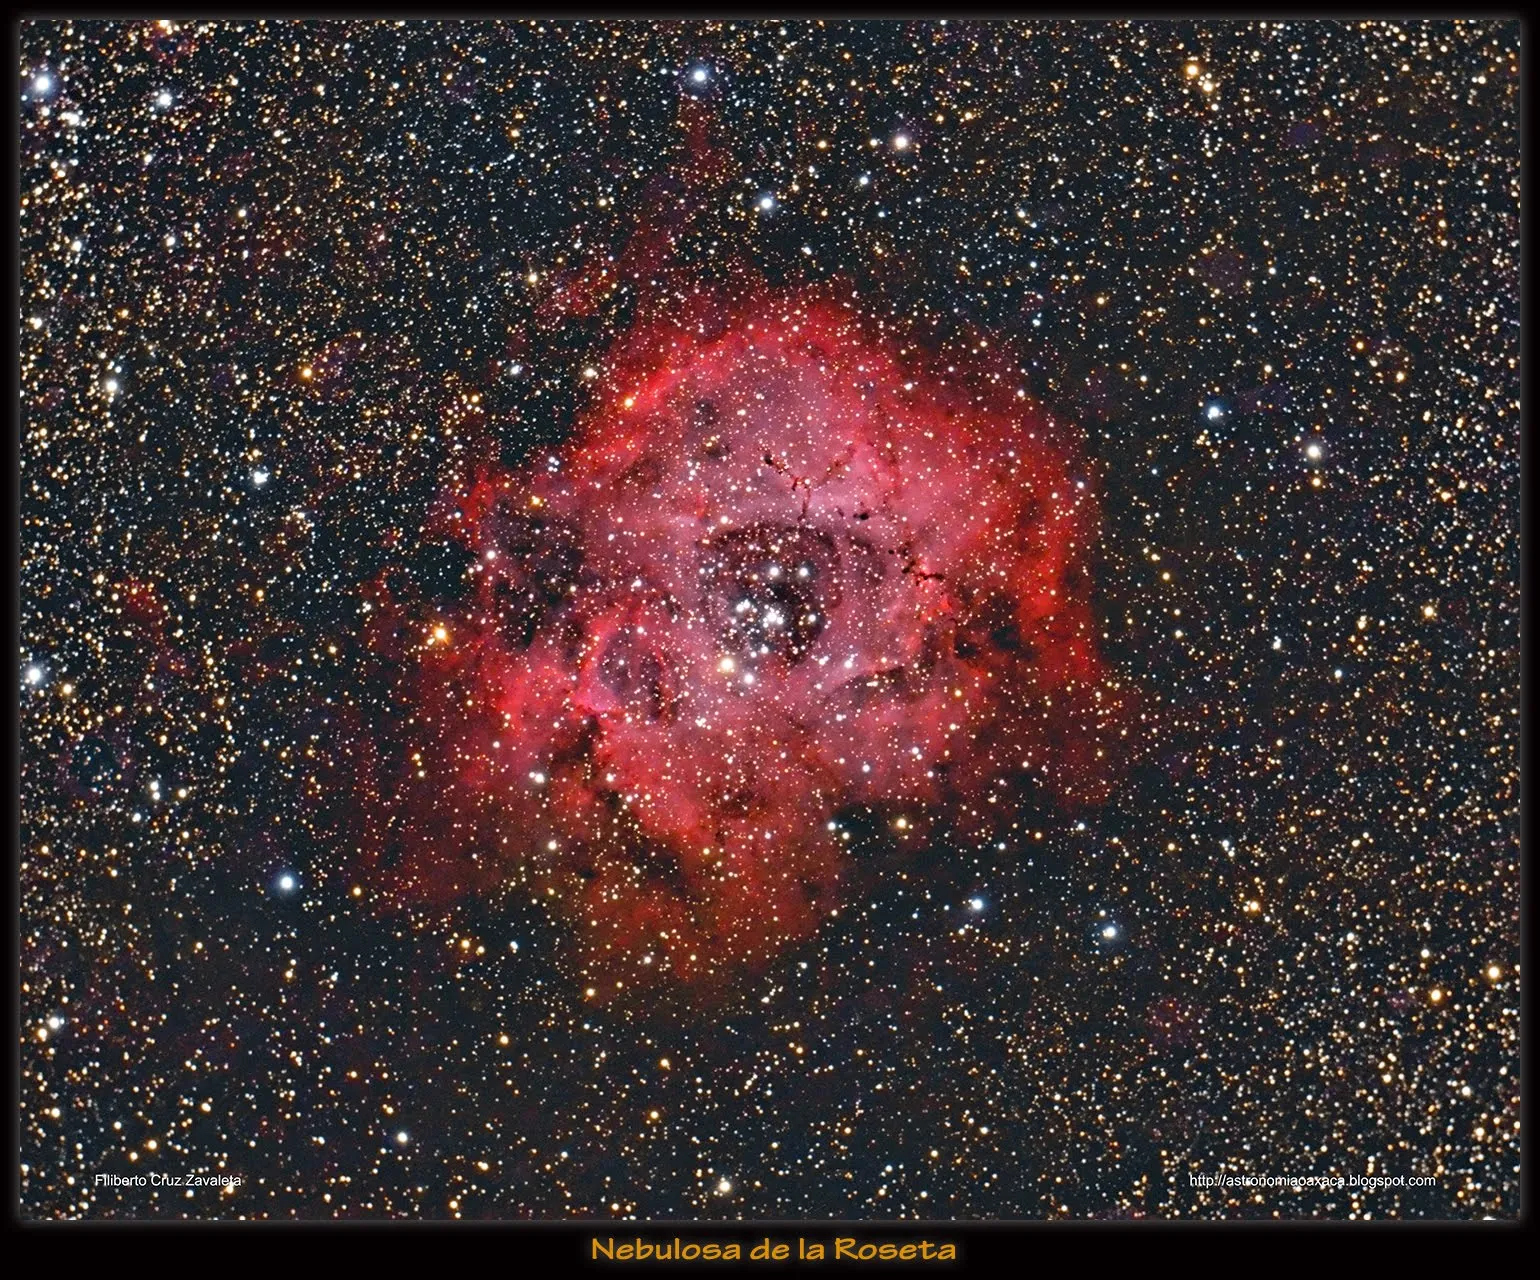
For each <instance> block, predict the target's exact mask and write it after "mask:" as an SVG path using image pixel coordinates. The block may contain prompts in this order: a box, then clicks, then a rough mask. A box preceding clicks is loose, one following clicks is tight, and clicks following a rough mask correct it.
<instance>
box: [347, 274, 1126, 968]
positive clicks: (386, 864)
mask: <svg viewBox="0 0 1540 1280" xmlns="http://www.w3.org/2000/svg"><path fill="white" fill-rule="evenodd" d="M603 379H604V381H603V383H602V384H601V385H602V386H603V388H604V391H603V392H602V394H601V395H600V396H599V397H597V398H596V400H595V402H594V403H593V405H592V406H591V407H590V408H589V409H588V410H587V411H586V412H585V413H583V414H582V415H581V416H580V418H579V421H578V422H577V423H576V424H575V427H574V429H573V431H572V433H571V434H570V436H569V437H568V438H567V440H566V441H565V443H563V444H562V445H561V446H560V447H558V448H556V449H554V450H548V451H540V452H537V453H535V454H534V455H533V456H531V457H529V458H528V459H527V460H526V461H525V462H524V463H522V465H520V466H518V467H516V468H509V467H506V466H503V465H501V464H500V463H497V462H495V461H493V460H492V458H491V456H490V454H489V456H488V457H487V458H486V459H483V460H480V461H473V462H471V463H469V464H468V465H467V466H466V467H465V468H464V469H463V471H462V472H461V473H460V474H458V475H457V476H456V477H455V479H454V480H453V481H452V482H451V483H449V484H448V485H447V486H446V488H445V492H444V494H443V497H442V499H441V501H440V504H439V506H438V508H437V510H436V511H435V512H434V514H433V517H432V523H431V527H430V528H429V529H428V530H427V533H428V534H429V536H430V537H436V538H438V539H440V540H441V541H442V542H443V543H445V544H448V545H449V546H451V547H453V548H454V549H455V551H456V554H457V555H458V556H459V557H460V563H461V564H463V565H464V566H465V567H466V572H465V575H464V578H463V582H464V583H466V584H467V585H466V586H465V588H464V589H463V590H462V591H461V592H460V593H459V596H458V598H456V599H443V598H433V597H431V595H430V593H427V592H425V591H423V590H422V589H421V587H420V585H419V584H417V583H415V582H414V581H413V580H412V578H411V575H410V574H407V573H404V572H396V573H387V574H385V575H383V576H382V578H381V579H380V581H379V583H378V584H377V586H376V587H375V589H374V590H373V591H372V596H371V600H370V609H371V612H370V618H371V622H370V624H369V636H368V639H369V646H370V649H371V650H372V653H373V657H372V659H371V661H372V662H374V663H375V664H377V670H378V671H382V672H384V676H383V678H385V679H388V680H389V681H390V682H391V683H392V686H393V690H394V694H395V698H396V701H397V702H398V704H400V705H404V706H405V707H407V708H409V709H410V714H409V715H407V716H406V717H404V718H403V719H402V720H401V722H400V723H398V724H396V725H391V726H371V731H370V733H369V734H367V735H361V738H362V741H363V742H364V743H365V744H366V745H365V747H364V748H363V749H362V751H361V753H360V754H359V755H357V756H356V757H354V758H353V759H352V760H351V762H350V763H351V766H352V767H353V770H354V772H353V785H354V788H355V790H354V793H353V800H352V802H351V803H350V805H349V808H350V809H351V811H352V812H354V813H355V814H356V815H357V817H356V825H355V827H354V829H353V830H352V831H351V832H350V833H349V841H350V844H351V847H353V848H354V849H355V850H356V851H357V856H358V859H359V862H360V870H359V873H358V874H359V876H360V877H361V878H362V879H363V880H365V881H366V882H367V883H368V884H370V886H371V888H372V891H373V893H374V895H375V896H376V897H377V898H378V899H379V900H381V901H383V902H385V903H393V904H397V905H412V904H422V903H440V902H445V901H448V900H450V899H453V898H455V897H458V896H460V895H464V894H470V893H488V892H492V891H495V890H498V889H502V888H511V889H514V890H518V891H522V892H523V893H525V894H526V895H527V896H529V897H532V898H535V899H538V900H539V901H541V902H542V903H545V904H547V905H549V907H550V908H551V909H552V910H553V912H554V913H555V914H556V915H557V916H559V917H561V918H563V919H565V920H566V921H567V922H568V923H569V924H570V925H571V926H572V928H573V931H574V934H575V936H576V938H577V939H578V945H579V947H580V951H581V955H582V957H583V961H582V969H583V977H584V979H585V980H586V981H587V982H589V983H591V984H592V985H593V988H594V991H595V993H597V994H610V993H613V991H614V989H615V988H616V987H617V986H627V985H632V984H634V983H637V982H649V981H653V980H658V979H666V980H670V981H674V982H684V983H690V984H700V983H702V982H709V981H711V980H713V979H714V978H719V977H724V976H728V977H730V976H731V975H732V974H734V973H741V972H744V971H747V970H752V969H754V968H756V967H759V966H762V965H763V964H765V963H766V962H767V961H768V960H769V959H770V958H771V957H773V956H774V955H775V954H776V952H777V951H778V950H779V949H780V948H781V947H783V946H784V945H785V944H787V943H790V942H794V941H796V940H798V939H803V938H806V937H808V936H810V935H811V934H812V933H813V932H814V931H815V930H816V929H817V928H818V927H819V924H820V922H821V921H823V920H824V919H826V918H827V917H828V916H829V915H830V914H831V913H836V912H838V910H839V908H840V906H841V905H842V903H844V902H845V901H847V900H848V897H849V895H850V893H851V892H852V891H853V889H854V887H855V885H856V884H857V867H856V862H857V859H856V857H855V856H854V855H853V853H852V849H853V847H855V846H854V845H853V843H852V840H851V828H852V825H857V826H859V829H860V830H862V831H865V832H871V831H874V830H888V831H892V832H894V833H899V834H902V836H903V837H904V838H906V839H915V838H920V839H925V838H933V839H935V840H937V841H938V842H943V843H944V841H946V840H951V841H956V840H959V839H984V838H989V836H990V835H991V833H994V834H999V833H1001V832H1003V831H1005V830H1007V829H1008V828H1009V826H1010V825H1011V822H1012V818H1013V812H1014V811H1015V810H1014V808H1013V807H1014V806H1019V804H1020V803H1021V799H1022V797H1023V796H1024V795H1025V794H1026V793H1027V791H1029V790H1030V791H1032V792H1034V793H1037V792H1043V793H1045V794H1046V795H1047V796H1048V797H1051V800H1052V802H1053V803H1056V804H1058V805H1060V806H1063V807H1068V808H1075V807H1078V806H1081V805H1084V804H1087V803H1095V802H1097V801H1098V800H1100V799H1102V798H1103V797H1104V796H1105V795H1106V792H1107V790H1108V788H1109V786H1110V784H1111V781H1112V779H1113V775H1114V772H1115V766H1114V763H1113V760H1114V757H1115V756H1116V755H1117V754H1118V753H1117V751H1116V750H1115V748H1116V745H1117V742H1118V739H1119V738H1120V736H1122V735H1123V734H1125V733H1126V727H1125V726H1126V722H1127V711H1126V708H1127V697H1126V695H1125V694H1123V693H1121V692H1120V691H1119V690H1118V688H1117V684H1116V682H1115V681H1114V680H1113V679H1111V678H1110V677H1109V675H1108V673H1107V671H1106V669H1105V668H1104V665H1103V663H1102V661H1101V659H1100V657H1099V655H1098V652H1097V645H1096V640H1097V627H1096V623H1095V621H1094V619H1093V611H1092V605H1091V590H1090V576H1089V573H1088V565H1089V560H1090V555H1091V552H1092V550H1093V546H1094V542H1095V537H1096V521H1095V509H1094V505H1093V504H1094V499H1093V493H1092V488H1091V486H1090V485H1089V483H1088V481H1087V480H1086V479H1085V477H1084V476H1083V475H1082V474H1081V473H1080V471H1079V468H1078V467H1077V463H1076V460H1075V456H1074V450H1073V441H1072V440H1071V439H1070V437H1069V435H1068V434H1067V433H1066V432H1065V431H1064V430H1063V429H1062V428H1061V427H1060V426H1058V425H1056V424H1055V423H1054V422H1053V421H1052V420H1051V419H1050V418H1049V417H1048V416H1047V415H1046V414H1045V413H1044V412H1043V411H1042V410H1041V409H1040V408H1038V407H1036V405H1035V404H1034V403H1033V401H1032V400H1031V399H1030V398H1029V397H1027V395H1026V393H1025V391H1024V390H1023V388H1022V385H1021V377H1020V369H1019V362H1013V361H1012V359H1011V358H1010V357H1009V356H1008V355H1007V354H1005V353H1004V352H1002V351H998V350H997V349H996V348H994V347H992V346H991V345H990V343H989V341H988V340H987V339H979V338H977V337H975V338H974V339H972V340H971V341H963V342H957V343H954V344H952V349H948V348H947V347H946V346H942V347H940V348H939V349H931V348H927V347H925V346H924V345H921V344H915V343H909V344H906V343H905V342H903V341H902V340H900V339H899V338H897V337H894V336H892V333H891V332H888V331H885V330H884V326H882V325H880V324H876V323H873V322H871V321H870V320H864V319H863V318H862V317H860V316H858V315H857V314H856V313H855V312H854V311H852V310H851V309H850V308H849V306H848V305H846V304H845V303H843V302H841V301H839V300H838V299H837V297H836V295H834V294H833V293H832V292H831V291H811V292H807V291H804V292H786V293H774V292H769V291H766V292H765V293H763V294H761V296H759V297H758V298H755V299H753V300H752V303H750V302H744V303H740V304H737V305H729V304H726V303H724V302H723V301H722V300H721V299H720V298H719V297H716V296H697V297H696V298H695V299H694V300H693V301H687V302H683V303H680V304H679V306H678V307H677V309H676V310H675V311H674V313H673V314H672V315H671V316H670V317H669V318H668V319H667V320H665V321H659V320H649V321H647V322H646V323H640V324H638V325H637V326H636V327H635V328H634V329H633V331H632V333H631V334H630V336H629V337H628V338H627V339H625V340H624V341H623V342H622V343H621V344H620V346H619V348H618V349H617V350H615V351H614V352H612V353H611V356H610V357H609V359H608V361H607V362H606V367H605V369H604V371H603ZM350 736H353V735H350ZM856 843H857V844H859V843H860V842H859V841H858V842H856ZM938 856H941V855H938Z"/></svg>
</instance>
